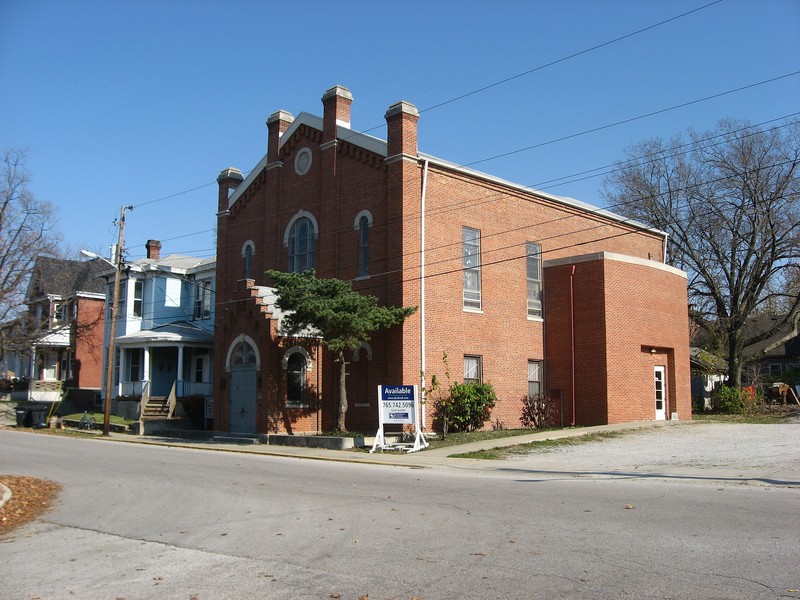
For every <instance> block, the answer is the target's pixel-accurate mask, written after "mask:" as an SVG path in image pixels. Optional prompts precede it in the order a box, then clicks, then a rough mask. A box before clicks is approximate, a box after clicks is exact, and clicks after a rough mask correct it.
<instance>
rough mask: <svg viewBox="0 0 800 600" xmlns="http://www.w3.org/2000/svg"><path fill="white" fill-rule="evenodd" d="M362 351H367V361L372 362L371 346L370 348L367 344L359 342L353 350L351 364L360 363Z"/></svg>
mask: <svg viewBox="0 0 800 600" xmlns="http://www.w3.org/2000/svg"><path fill="white" fill-rule="evenodd" d="M362 350H366V351H367V360H368V361H370V360H372V346H370V345H369V344H368V343H367V342H361V343H360V344H359V345H358V346H356V348H355V350H353V362H360V360H359V355H360V354H361V351H362Z"/></svg>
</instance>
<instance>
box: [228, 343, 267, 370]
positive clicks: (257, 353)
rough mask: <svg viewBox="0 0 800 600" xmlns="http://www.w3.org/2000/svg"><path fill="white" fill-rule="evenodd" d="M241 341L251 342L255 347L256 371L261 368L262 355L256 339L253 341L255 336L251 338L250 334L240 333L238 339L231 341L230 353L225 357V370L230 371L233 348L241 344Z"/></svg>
mask: <svg viewBox="0 0 800 600" xmlns="http://www.w3.org/2000/svg"><path fill="white" fill-rule="evenodd" d="M239 342H247V343H248V344H250V347H251V348H252V349H253V353H254V354H255V355H256V371H258V370H259V369H261V355H260V354H259V352H258V346H256V343H255V341H253V338H251V337H250V336H249V335H246V334H244V333H240V334H239V335H238V336H236V339H234V340H233V341H232V342H231V344H230V346H228V354H227V356H226V357H225V372H226V373H230V371H231V355H232V354H233V349H234V348H236V346H238V345H239Z"/></svg>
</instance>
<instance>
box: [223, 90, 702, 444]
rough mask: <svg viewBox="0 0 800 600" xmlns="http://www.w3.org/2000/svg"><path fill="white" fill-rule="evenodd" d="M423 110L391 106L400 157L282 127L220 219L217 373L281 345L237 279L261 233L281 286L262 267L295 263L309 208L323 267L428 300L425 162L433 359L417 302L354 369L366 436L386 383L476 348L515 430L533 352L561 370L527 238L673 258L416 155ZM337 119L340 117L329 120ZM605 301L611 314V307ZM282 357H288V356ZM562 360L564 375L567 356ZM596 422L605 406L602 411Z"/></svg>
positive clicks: (499, 410)
mask: <svg viewBox="0 0 800 600" xmlns="http://www.w3.org/2000/svg"><path fill="white" fill-rule="evenodd" d="M331 104H334V103H333V102H331ZM337 110H339V109H337ZM348 111H349V105H348ZM414 112H415V109H413V107H411V106H410V105H402V106H399V108H396V107H394V106H393V107H391V108H390V110H389V111H388V112H387V123H388V126H389V127H388V131H389V140H388V152H387V154H388V155H389V159H388V160H386V157H385V156H383V155H381V154H380V153H376V152H373V151H371V150H369V149H367V148H366V147H362V146H359V145H357V144H355V143H354V142H353V141H352V140H349V139H348V137H347V136H342V138H341V139H338V140H328V141H327V142H326V141H324V140H323V133H322V131H320V130H319V129H315V128H314V127H312V126H310V125H308V124H306V123H302V124H301V123H299V122H298V123H294V125H293V126H292V127H293V129H292V130H291V131H290V134H291V135H290V137H288V138H286V139H283V140H282V144H283V145H282V146H281V147H280V150H274V143H275V139H274V138H275V135H276V134H274V133H272V130H271V133H270V135H272V138H271V139H272V144H273V145H271V146H270V148H273V151H275V152H276V155H277V156H276V160H273V161H271V162H270V163H269V164H266V165H265V167H264V168H263V170H262V171H261V172H260V173H256V174H255V175H254V176H252V181H251V182H250V183H249V185H248V187H247V189H245V190H242V191H241V192H240V193H239V194H238V199H237V200H236V202H235V203H234V204H233V205H232V206H231V207H230V210H229V211H228V212H226V213H225V214H223V215H222V216H220V217H219V226H218V227H219V228H218V254H217V268H218V272H217V278H218V279H217V302H218V303H219V304H218V306H217V330H216V342H215V344H216V345H215V357H216V358H215V360H216V364H215V373H217V374H220V373H223V372H224V365H223V364H222V362H221V361H224V358H225V356H226V354H227V349H228V347H229V345H230V343H231V341H232V340H234V339H235V338H236V336H237V335H239V334H240V333H243V332H244V333H247V334H248V335H250V336H251V337H253V338H254V339H255V338H256V337H257V336H260V337H259V338H258V339H260V340H264V342H263V343H264V344H266V345H270V346H271V347H273V350H272V351H273V352H279V350H278V349H276V346H275V343H276V342H270V341H269V340H270V336H269V335H268V333H267V331H266V329H265V328H264V325H263V324H259V323H260V322H259V318H261V317H257V316H249V315H248V310H249V309H246V308H242V306H247V305H248V304H247V303H248V302H250V300H248V299H247V297H246V292H245V290H244V286H243V285H241V282H240V281H239V280H240V279H241V278H242V277H243V260H242V257H241V251H242V245H243V244H244V243H245V241H247V240H252V241H253V242H254V244H255V246H256V251H255V255H254V274H253V277H254V279H255V284H256V285H269V284H270V282H269V281H268V280H267V278H266V277H265V275H264V271H265V270H266V269H273V268H274V269H279V270H286V268H287V265H288V251H287V248H286V247H285V246H284V236H285V233H286V228H287V226H288V224H289V222H290V221H291V219H292V218H293V217H294V216H295V215H296V214H297V213H298V211H301V210H302V211H307V212H308V213H311V214H313V215H314V218H315V219H316V221H317V224H318V226H319V237H318V239H317V252H316V259H317V272H318V274H319V275H320V276H335V277H338V278H341V279H344V280H353V281H354V288H355V289H356V290H358V291H361V292H363V293H368V294H372V295H375V296H377V297H378V299H379V301H380V302H381V303H383V304H392V305H404V306H420V305H421V295H422V288H423V285H422V280H421V270H420V256H421V254H420V253H421V248H422V247H421V216H422V198H421V196H422V189H423V181H424V180H425V173H426V169H427V180H426V181H425V184H426V198H425V220H426V223H425V225H426V236H425V240H426V241H425V262H426V265H425V269H426V278H425V282H424V288H425V297H426V303H425V307H426V314H425V326H426V330H427V334H426V340H425V341H426V352H425V357H424V365H423V357H422V356H421V353H422V341H421V328H422V315H421V312H420V311H418V312H417V313H415V314H414V315H413V316H412V317H411V318H409V319H408V320H407V322H406V323H405V324H404V325H403V326H402V327H398V328H394V329H393V330H390V331H388V332H382V333H380V334H377V335H376V336H375V338H374V339H373V340H371V341H370V347H371V349H372V360H371V361H366V358H365V357H362V358H361V359H360V360H359V361H357V362H358V364H356V363H351V365H350V366H349V367H348V368H349V373H350V376H349V378H348V397H349V398H350V409H349V411H348V428H351V429H355V428H357V429H360V430H362V431H364V432H365V433H368V432H369V431H370V430H371V429H373V428H376V427H377V407H376V397H375V396H376V393H377V392H376V388H377V385H378V384H413V383H419V382H420V372H421V371H422V370H423V368H424V370H425V371H426V373H427V375H428V381H430V376H431V375H433V374H436V375H438V376H439V378H440V379H441V378H443V376H444V365H443V362H442V356H443V354H444V353H446V354H447V356H448V360H449V367H450V372H451V374H452V377H453V379H454V380H459V381H460V380H461V378H462V373H463V371H462V369H463V357H464V355H465V354H470V355H478V356H481V357H482V360H483V379H484V381H485V382H488V383H491V384H492V385H493V386H494V387H495V390H496V391H497V394H498V398H499V403H498V406H497V407H496V408H495V410H494V413H493V415H492V420H493V421H500V422H501V423H502V424H503V425H505V426H507V427H516V426H518V425H519V417H520V414H521V400H522V398H523V396H525V395H526V394H527V364H528V361H529V360H544V359H548V363H547V364H546V366H545V368H546V370H547V371H548V374H549V371H550V368H551V365H550V362H551V361H550V360H549V357H548V356H546V353H545V346H544V344H545V331H544V325H543V322H542V320H537V319H529V318H528V317H527V311H526V299H527V292H526V263H525V253H526V248H525V244H526V242H535V243H538V244H541V246H542V251H543V260H545V261H547V260H553V259H560V258H564V257H568V256H574V255H576V254H583V253H587V252H600V251H610V252H616V253H620V254H625V255H630V256H634V257H639V258H642V259H647V258H648V257H652V258H653V259H655V260H661V259H662V255H661V253H662V243H663V239H662V237H661V236H660V235H658V234H656V233H653V232H651V231H648V230H644V229H641V228H637V227H634V226H631V225H630V224H626V223H622V222H620V221H615V220H614V219H610V218H608V217H606V216H604V215H602V214H593V213H590V212H588V211H586V210H583V209H582V208H581V207H579V206H576V205H574V203H569V202H564V201H560V200H559V199H558V198H555V197H550V196H546V195H542V194H535V193H532V192H530V191H528V190H525V189H522V188H519V187H514V186H509V185H507V184H505V183H503V182H501V181H499V180H497V179H494V178H491V177H488V176H474V175H472V174H470V173H468V172H464V171H463V170H461V169H458V168H453V167H452V166H450V165H447V164H444V163H442V162H441V161H435V160H432V161H431V162H429V163H428V164H427V165H426V163H425V161H424V160H421V159H417V158H415V157H416V156H417V149H416V140H417V132H416V119H417V117H416V116H415V114H414ZM276 114H277V113H276ZM330 121H331V120H330V117H329V118H328V119H327V120H326V121H325V122H326V123H330ZM289 122H290V121H289V119H288V117H287V118H286V119H285V120H284V121H282V123H283V124H284V125H286V124H288V123H289ZM274 123H277V121H274ZM273 127H277V125H273ZM328 127H329V128H330V127H331V125H328ZM328 130H329V129H328ZM284 137H286V135H284ZM303 148H308V149H309V150H310V151H311V155H312V162H311V168H310V169H309V171H308V172H307V173H306V174H305V175H299V174H298V173H296V171H295V168H294V161H295V157H296V156H297V153H298V152H300V151H301V150H302V149H303ZM221 185H222V184H221ZM224 193H225V198H224V199H223V190H221V191H220V207H221V212H222V208H223V206H224V208H227V190H224ZM223 200H224V201H223ZM363 210H368V211H369V212H370V214H371V215H372V218H373V226H372V228H371V230H370V265H369V268H370V277H368V278H364V279H358V280H356V277H357V274H358V271H357V269H358V231H356V230H355V229H354V220H355V218H356V215H358V214H359V212H361V211H363ZM464 226H467V227H471V228H474V229H478V230H479V231H480V233H481V262H482V303H483V308H482V311H480V312H468V311H464V309H463V306H462V291H463V274H462V271H461V260H462V246H461V232H462V227H464ZM594 285H595V286H600V291H598V292H597V293H596V294H595V296H596V297H597V298H602V297H603V294H602V293H600V292H601V291H602V276H600V279H599V280H598V282H595V283H594ZM684 291H685V290H684ZM545 294H546V298H547V303H546V304H547V306H548V307H549V308H552V309H553V311H549V312H548V319H552V320H553V323H561V322H562V321H563V318H564V307H565V306H567V304H565V303H564V298H563V297H562V296H563V290H561V289H560V288H559V286H558V285H555V286H554V288H553V289H552V290H551V289H550V287H549V284H548V283H547V282H545ZM595 309H597V310H598V311H599V312H598V313H597V314H601V315H602V305H600V306H598V307H595ZM685 309H686V303H685V298H684V301H683V305H682V307H681V310H683V312H684V313H685ZM585 326H586V328H587V330H589V331H594V329H596V328H597V323H596V320H594V319H589V320H587V322H586V325H585ZM548 331H550V328H548ZM552 331H553V335H556V334H559V335H560V334H562V333H563V324H562V325H560V326H558V327H555V328H553V329H552ZM548 335H549V334H548ZM273 337H274V336H273ZM597 343H600V342H597ZM687 346H688V344H687ZM266 351H267V349H266V347H265V352H266ZM687 352H688V347H687ZM323 357H324V358H323V362H324V364H325V365H326V366H325V367H324V368H323V369H322V371H321V373H319V374H316V373H315V374H314V375H313V377H314V378H315V379H314V383H315V384H316V377H317V376H318V375H319V377H320V380H319V381H320V386H321V390H322V398H323V402H324V406H325V407H331V408H330V409H328V408H326V409H325V415H324V418H323V421H324V427H323V428H329V427H331V426H332V424H333V423H335V407H336V405H337V403H338V385H337V381H338V372H337V369H336V367H337V365H336V364H334V362H333V361H332V360H330V357H327V354H326V353H325V352H323ZM647 358H652V357H649V356H648V357H647ZM273 360H279V357H278V356H277V355H276V356H275V357H273ZM676 360H677V359H676ZM367 363H368V364H367ZM554 368H555V369H556V372H558V369H559V368H560V364H556V365H555V367H554ZM592 375H593V376H594V377H597V378H600V379H598V381H604V380H605V378H606V377H608V375H609V374H608V373H606V372H605V371H604V370H600V371H596V372H594V373H592ZM217 379H219V377H217ZM558 380H559V381H561V380H560V379H558ZM217 385H218V384H215V386H217ZM559 385H561V384H559ZM215 389H217V391H218V392H222V391H223V390H220V389H219V388H218V387H215ZM272 389H273V392H274V394H275V397H274V398H273V399H272V400H270V401H271V402H273V404H274V406H280V405H281V403H282V402H283V397H282V396H281V394H284V393H285V390H284V389H283V388H281V387H280V385H278V384H277V383H276V385H275V386H274V387H273V388H272ZM223 397H224V394H223ZM217 404H218V405H219V407H218V411H220V412H218V415H217V417H218V419H219V421H218V423H219V425H220V428H222V429H224V428H225V427H224V425H225V421H224V419H225V418H226V417H224V414H223V413H224V411H225V408H224V400H223V402H218V403H217ZM355 404H359V405H367V404H368V406H358V407H356V406H355ZM331 413H332V414H331ZM315 418H316V416H315ZM592 418H596V419H603V418H605V416H604V414H603V413H601V412H598V414H597V415H595V416H593V417H592ZM259 423H260V424H259V427H261V421H260V422H259ZM273 424H275V426H277V427H278V428H281V427H282V425H281V424H280V423H279V422H275V423H273V422H272V421H270V426H272V425H273ZM301 424H302V425H301ZM428 424H430V419H429V420H428ZM306 425H308V426H310V425H311V423H310V421H308V420H305V421H302V420H301V421H297V422H296V423H295V424H293V427H295V429H296V430H299V429H297V427H300V426H306ZM312 429H313V427H312Z"/></svg>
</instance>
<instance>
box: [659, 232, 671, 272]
mask: <svg viewBox="0 0 800 600" xmlns="http://www.w3.org/2000/svg"><path fill="white" fill-rule="evenodd" d="M667 240H669V234H668V233H667V232H664V246H663V250H662V251H661V255H662V257H663V258H664V264H665V265H666V264H667Z"/></svg>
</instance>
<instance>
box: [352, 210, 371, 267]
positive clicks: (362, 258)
mask: <svg viewBox="0 0 800 600" xmlns="http://www.w3.org/2000/svg"><path fill="white" fill-rule="evenodd" d="M371 227H372V215H371V214H370V213H369V211H366V210H364V211H361V212H360V213H358V215H356V223H355V228H356V231H358V276H359V277H369V230H370V228H371Z"/></svg>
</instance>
